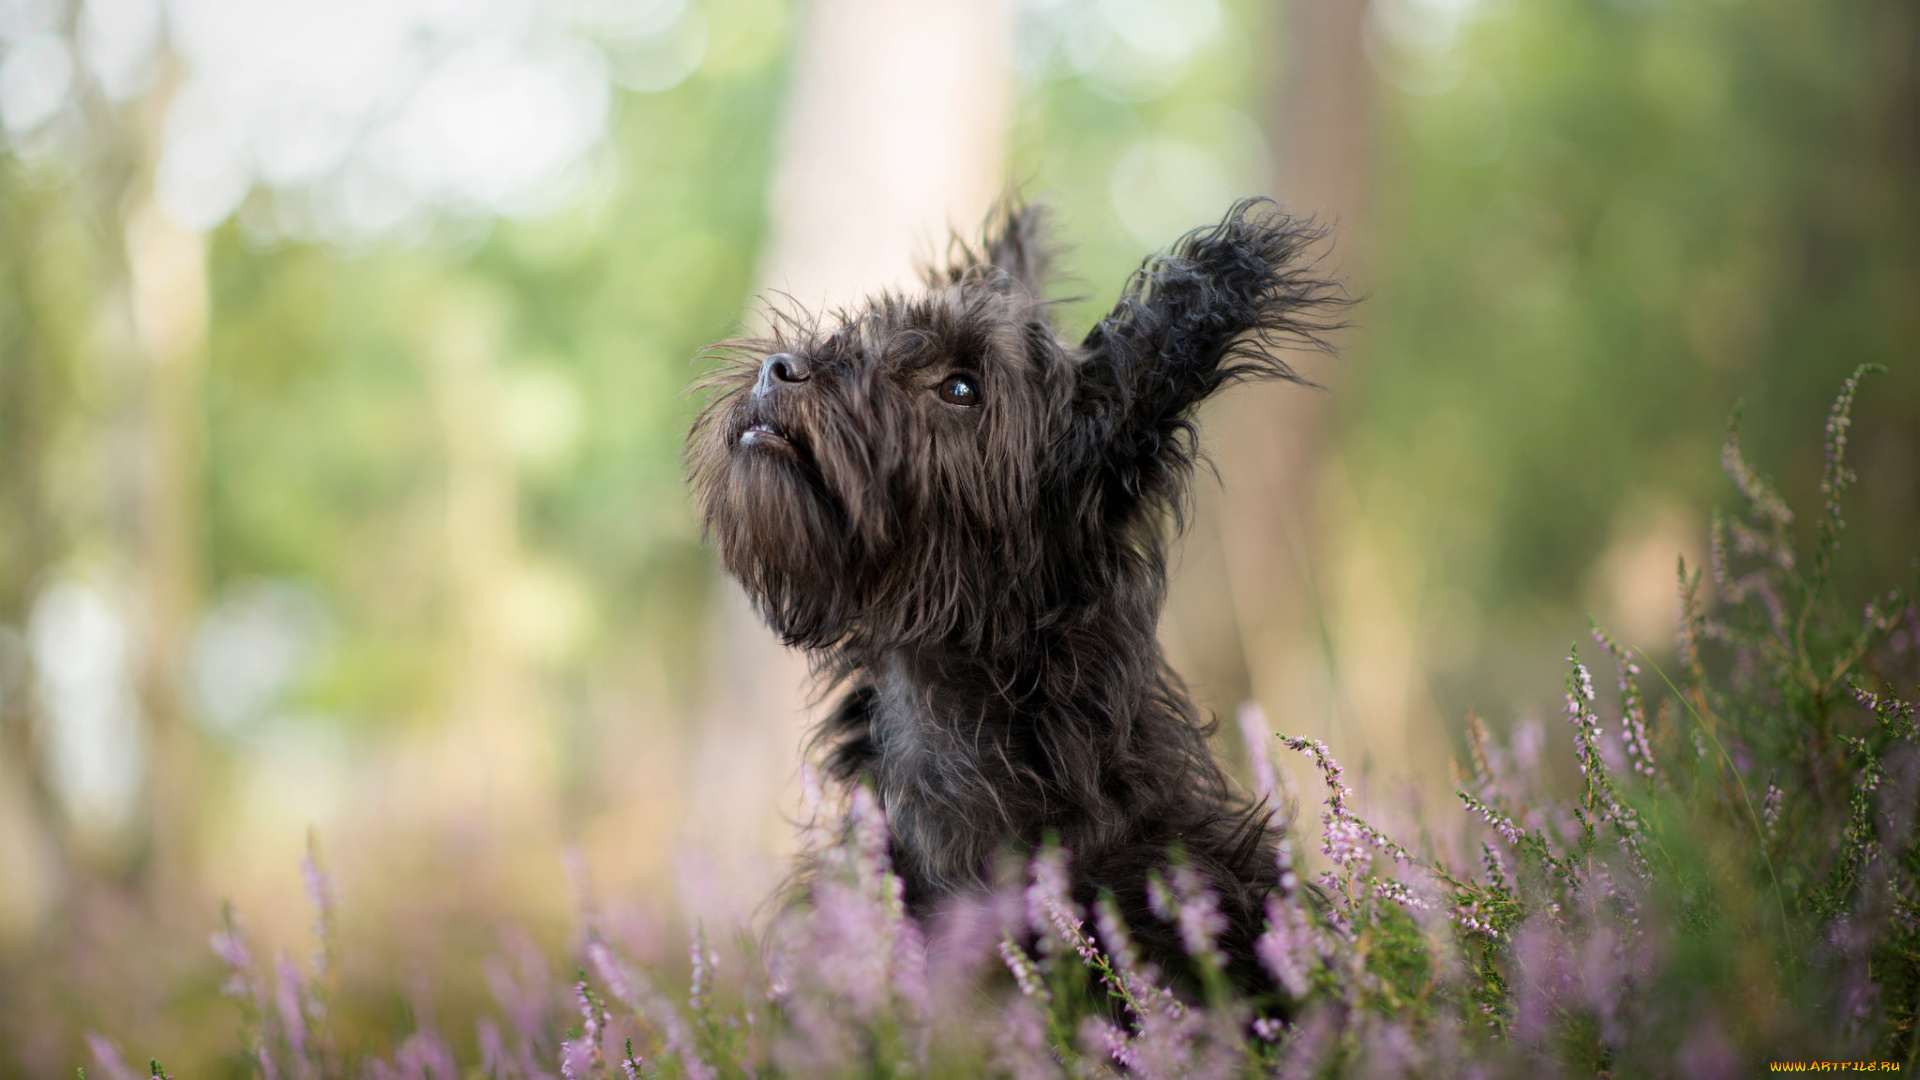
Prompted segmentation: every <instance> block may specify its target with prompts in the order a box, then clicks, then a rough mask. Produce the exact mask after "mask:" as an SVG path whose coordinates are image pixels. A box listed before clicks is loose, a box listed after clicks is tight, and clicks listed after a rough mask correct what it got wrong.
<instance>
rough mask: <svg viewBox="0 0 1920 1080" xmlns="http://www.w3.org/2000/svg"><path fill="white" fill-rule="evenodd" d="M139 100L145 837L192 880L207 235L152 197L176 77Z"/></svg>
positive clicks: (139, 571) (129, 212)
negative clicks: (193, 670)
mask: <svg viewBox="0 0 1920 1080" xmlns="http://www.w3.org/2000/svg"><path fill="white" fill-rule="evenodd" d="M169 75H170V77H168V78H164V79H162V80H161V82H160V83H159V85H158V86H157V87H156V88H155V89H154V90H153V91H152V92H150V93H149V94H147V95H145V96H143V97H142V98H141V99H140V100H139V101H137V102H136V103H135V104H134V107H133V109H132V112H131V117H130V123H128V124H127V125H126V127H124V128H123V130H125V131H127V136H126V137H127V138H128V139H129V140H130V141H131V144H132V145H131V152H132V156H133V159H134V162H135V164H134V168H133V172H132V174H131V176H130V177H129V183H128V189H127V191H126V193H125V194H124V195H123V196H122V197H121V199H120V200H119V205H118V206H116V207H115V208H114V209H115V210H117V212H118V214H119V218H118V221H119V225H120V236H121V248H122V253H121V257H122V259H123V260H124V262H123V263H122V265H123V266H124V267H125V274H126V278H125V282H126V284H125V288H124V291H122V292H121V293H120V295H122V296H124V298H125V301H124V302H125V303H126V304H127V305H128V309H129V312H128V313H129V318H128V320H127V322H128V325H129V326H130V328H131V329H132V332H133V336H132V346H133V355H132V356H131V357H130V358H129V359H130V360H131V361H132V362H131V363H129V364H127V365H126V367H125V368H124V370H125V371H126V373H127V375H128V377H129V380H130V383H129V386H128V392H129V395H130V398H129V408H128V411H127V413H126V414H125V417H124V420H125V423H126V425H127V429H128V430H127V431H126V432H125V433H124V434H125V436H126V437H127V440H128V444H129V445H130V446H131V447H132V460H129V461H125V462H124V466H125V467H126V469H127V475H126V476H125V477H124V479H125V481H126V482H127V483H128V488H127V489H126V490H127V492H128V496H127V497H128V500H129V503H130V505H129V507H128V510H129V511H130V514H129V520H130V521H131V522H132V523H133V528H132V535H131V537H130V543H129V551H128V554H129V556H130V557H129V560H128V561H129V563H130V565H131V566H132V568H133V571H134V572H133V587H134V590H135V596H134V604H135V611H134V625H133V630H134V635H133V641H134V647H135V650H136V651H135V657H136V659H135V664H136V665H137V667H136V671H135V686H136V689H137V691H138V694H139V700H140V709H141V713H142V714H143V715H144V717H145V719H146V722H147V731H148V747H149V754H150V755H151V756H150V758H149V762H148V769H147V778H146V779H147V791H146V802H147V810H148V812H147V814H145V815H143V819H142V822H141V826H140V827H141V829H142V830H143V832H144V835H143V836H142V837H141V838H140V839H141V841H142V843H143V846H144V847H145V849H146V852H145V854H146V856H147V858H146V859H145V860H144V861H143V865H144V867H145V868H146V869H147V870H148V872H149V873H150V874H151V875H152V876H153V877H154V881H153V884H154V885H156V886H157V887H160V888H170V887H172V886H174V885H178V884H182V883H183V882H184V881H185V880H186V878H187V877H188V876H190V875H191V873H192V869H193V861H194V847H195V841H196V838H197V836H198V835H199V830H198V828H197V823H196V818H197V805H196V804H197V802H198V797H197V795H198V791H199V789H200V777H199V771H200V770H199V757H200V755H199V753H198V736H199V733H198V731H196V730H195V728H194V727H193V725H192V723H191V719H190V716H189V709H190V705H189V699H188V695H187V687H186V685H185V675H186V672H187V661H188V655H187V654H188V650H189V648H190V646H191V643H192V638H193V630H194V625H195V621H196V619H197V617H198V615H199V612H200V607H201V602H202V593H203V590H204V582H203V580H202V568H203V565H204V561H205V538H204V537H203V536H202V533H201V524H202V519H203V516H204V515H203V505H202V504H203V502H204V500H205V498H206V492H205V490H204V484H203V475H204V471H205V469H204V453H205V446H204V431H205V422H204V416H203V413H202V386H203V383H204V379H205V374H206V361H207V325H208V319H209V300H208V293H207V238H206V236H205V235H204V234H202V233H199V232H196V231H193V230H188V229H183V228H181V227H180V226H179V225H177V224H175V223H174V222H173V221H171V220H170V219H168V217H167V216H166V214H165V213H164V212H163V211H162V210H161V209H160V207H159V205H158V203H157V202H156V201H155V196H154V174H155V171H156V169H157V167H158V165H159V160H160V155H161V152H162V150H163V144H164V126H165V119H166V114H167V107H168V105H170V104H171V102H172V98H173V88H174V87H175V86H177V85H178V82H179V77H180V73H179V72H178V70H177V69H176V70H174V71H172V72H170V73H169Z"/></svg>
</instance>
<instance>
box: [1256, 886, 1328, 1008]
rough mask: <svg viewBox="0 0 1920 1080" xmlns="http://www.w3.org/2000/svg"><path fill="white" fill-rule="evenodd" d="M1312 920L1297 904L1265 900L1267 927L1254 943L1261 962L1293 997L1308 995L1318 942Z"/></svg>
mask: <svg viewBox="0 0 1920 1080" xmlns="http://www.w3.org/2000/svg"><path fill="white" fill-rule="evenodd" d="M1314 937H1315V935H1314V930H1313V921H1312V920H1311V919H1310V918H1309V917H1308V915H1307V913H1306V912H1305V911H1304V910H1302V908H1301V907H1300V905H1299V904H1297V903H1294V902H1292V901H1282V900H1268V901H1267V929H1266V931H1265V932H1264V933H1262V934H1261V935H1260V940H1259V941H1257V942H1255V943H1254V952H1255V953H1257V954H1258V955H1259V957H1260V962H1261V963H1262V964H1265V965H1266V968H1267V970H1268V971H1270V972H1272V973H1273V977H1274V978H1275V979H1276V980H1278V981H1279V983H1280V985H1281V987H1282V988H1284V989H1285V990H1286V992H1287V993H1288V994H1289V995H1291V996H1292V997H1294V998H1296V999H1297V998H1304V997H1306V996H1307V989H1308V987H1309V985H1310V982H1309V980H1310V979H1311V978H1312V975H1313V963H1314V959H1315V954H1316V952H1317V950H1318V945H1317V943H1316V942H1315V940H1314Z"/></svg>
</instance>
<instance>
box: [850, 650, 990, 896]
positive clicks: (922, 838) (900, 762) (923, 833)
mask: <svg viewBox="0 0 1920 1080" xmlns="http://www.w3.org/2000/svg"><path fill="white" fill-rule="evenodd" d="M875 691H876V693H875V696H874V700H873V706H872V714H871V721H870V722H871V725H872V727H871V734H872V737H873V745H874V751H875V755H874V760H873V762H872V770H873V778H874V781H875V785H876V787H877V789H878V794H879V795H880V798H881V802H882V804H883V805H884V806H885V808H886V812H887V817H888V821H889V824H890V825H891V827H892V830H893V839H894V847H895V852H896V860H897V861H898V862H900V863H901V864H902V865H901V866H900V869H901V871H902V872H903V873H905V874H908V875H909V876H911V877H918V878H919V879H920V880H921V882H922V883H923V884H924V885H925V887H926V888H928V889H929V890H931V891H933V892H946V891H949V890H951V889H955V888H960V887H963V886H965V885H970V884H974V883H977V882H978V881H979V880H980V878H981V875H982V874H983V872H984V871H985V869H986V865H987V862H988V860H989V859H990V858H991V857H992V855H993V854H994V852H995V851H996V850H997V849H998V848H1000V847H1001V846H1003V845H1005V844H1006V843H1007V842H1008V841H1010V840H1013V839H1015V838H1016V837H1017V836H1018V834H1019V833H1020V832H1022V831H1023V830H1022V829H1021V827H1020V822H1019V821H1018V820H1016V817H1017V815H1015V814H1014V813H1013V812H1012V809H1011V806H1012V803H1013V802H1015V801H1017V800H1009V799H1008V797H1007V796H1008V794H1009V793H1010V788H1011V784H1012V781H1013V770H1012V769H1011V767H1010V762H1009V761H1008V758H1007V755H1006V753H1005V752H1004V749H1003V747H1002V746H1001V745H1000V742H999V739H998V738H997V737H996V735H995V733H994V732H993V731H992V730H990V729H989V726H988V725H986V724H984V723H983V722H982V721H981V719H980V718H979V716H978V715H977V714H976V715H974V716H969V715H968V714H967V711H966V707H965V703H964V702H960V703H955V702H936V701H935V700H933V698H932V696H931V695H929V694H927V693H926V692H925V691H924V690H923V689H922V688H920V687H919V686H917V685H915V684H914V683H912V682H911V681H909V680H907V679H904V678H885V679H881V680H877V681H876V685H875Z"/></svg>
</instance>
